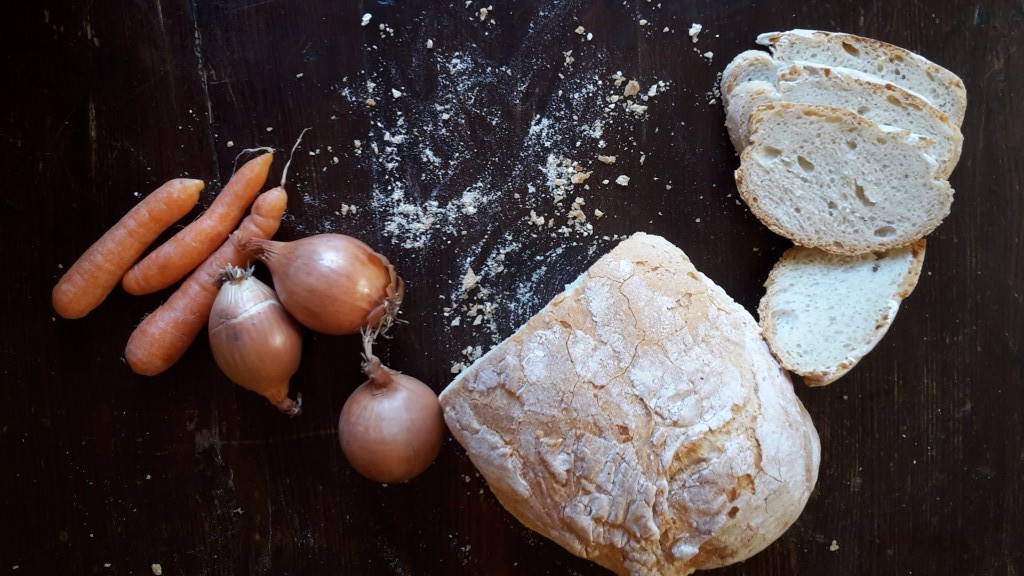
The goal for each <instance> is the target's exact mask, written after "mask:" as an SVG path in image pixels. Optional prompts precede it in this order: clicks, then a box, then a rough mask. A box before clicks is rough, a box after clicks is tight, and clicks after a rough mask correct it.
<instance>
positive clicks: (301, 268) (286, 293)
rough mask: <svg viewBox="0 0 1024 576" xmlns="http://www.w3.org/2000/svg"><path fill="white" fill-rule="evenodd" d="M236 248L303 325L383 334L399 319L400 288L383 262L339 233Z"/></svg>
mask: <svg viewBox="0 0 1024 576" xmlns="http://www.w3.org/2000/svg"><path fill="white" fill-rule="evenodd" d="M239 247H240V248H241V249H243V250H245V251H247V252H249V253H251V254H253V255H254V256H256V257H257V258H259V259H260V260H262V261H263V262H264V263H265V264H266V265H267V267H268V268H270V274H271V275H272V276H273V278H274V288H275V289H276V290H277V296H278V298H280V299H281V303H282V304H283V305H284V307H285V308H286V309H287V310H288V312H290V313H291V314H292V316H294V317H295V319H296V320H298V321H299V322H301V323H302V324H303V325H304V326H306V327H308V328H311V329H313V330H316V331H317V332H323V333H324V334H355V333H356V332H359V330H360V329H361V328H364V327H368V328H371V329H376V328H378V327H380V328H382V329H384V330H386V329H387V327H388V326H390V325H391V323H392V322H393V321H394V319H395V315H396V314H398V308H399V306H400V305H401V303H402V295H403V294H404V291H405V285H404V283H403V282H402V279H401V278H399V277H398V275H397V274H395V269H394V267H393V266H391V263H390V262H388V259H387V258H385V257H384V256H381V255H380V254H378V253H376V252H374V251H373V250H372V249H371V248H370V247H369V246H367V245H366V244H364V243H363V242H361V241H359V240H357V239H355V238H352V237H351V236H345V235H343V234H318V235H315V236H309V237H306V238H302V239H301V240H295V241H293V242H277V241H274V240H262V239H259V238H252V239H242V240H241V241H240V246H239Z"/></svg>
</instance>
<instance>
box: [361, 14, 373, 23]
mask: <svg viewBox="0 0 1024 576" xmlns="http://www.w3.org/2000/svg"><path fill="white" fill-rule="evenodd" d="M372 18H373V14H370V13H369V12H367V13H366V14H363V21H362V22H361V23H360V25H361V26H366V25H367V24H369V23H370V19H372Z"/></svg>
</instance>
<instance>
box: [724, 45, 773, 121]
mask: <svg viewBox="0 0 1024 576" xmlns="http://www.w3.org/2000/svg"><path fill="white" fill-rule="evenodd" d="M778 67H779V63H778V62H776V61H775V59H774V58H772V57H771V54H768V53H767V52H765V51H764V50H747V51H745V52H740V53H739V54H737V55H736V57H735V58H733V59H732V61H730V62H729V64H728V65H727V66H726V67H725V70H723V71H722V80H721V81H720V82H719V91H720V92H721V93H722V104H724V105H725V107H726V108H728V107H729V102H730V100H731V99H732V93H733V91H734V90H735V89H736V88H738V87H739V86H740V85H741V84H743V83H745V82H752V81H761V82H768V83H769V84H772V85H774V84H775V76H776V69H777V68H778Z"/></svg>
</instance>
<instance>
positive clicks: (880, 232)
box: [875, 226, 896, 238]
mask: <svg viewBox="0 0 1024 576" xmlns="http://www.w3.org/2000/svg"><path fill="white" fill-rule="evenodd" d="M895 233H896V229H895V228H893V227H892V226H879V227H878V228H876V229H875V236H877V237H879V238H888V237H890V236H892V235H893V234H895Z"/></svg>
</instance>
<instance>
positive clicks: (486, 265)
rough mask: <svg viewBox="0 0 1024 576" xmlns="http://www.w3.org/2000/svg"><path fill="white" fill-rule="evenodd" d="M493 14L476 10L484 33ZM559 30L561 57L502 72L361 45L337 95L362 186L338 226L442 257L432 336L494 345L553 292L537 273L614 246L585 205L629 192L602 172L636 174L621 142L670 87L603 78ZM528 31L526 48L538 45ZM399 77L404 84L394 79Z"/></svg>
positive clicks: (487, 63) (598, 65)
mask: <svg viewBox="0 0 1024 576" xmlns="http://www.w3.org/2000/svg"><path fill="white" fill-rule="evenodd" d="M468 7H469V6H467V8H468ZM470 9H473V8H470ZM492 11H493V8H492V7H491V6H487V7H486V8H479V9H478V11H477V13H478V15H479V19H480V21H484V20H486V21H487V23H488V25H489V27H493V26H494V25H495V21H494V19H493V12H492ZM368 22H369V18H367V17H364V23H368ZM565 25H566V26H567V27H568V28H567V31H568V32H570V33H572V32H573V31H575V34H570V37H571V38H574V39H575V40H574V43H575V44H573V45H570V46H567V48H571V49H569V50H564V51H562V52H560V53H558V54H557V55H547V54H543V53H541V52H540V51H539V50H534V51H530V50H524V54H523V55H522V57H518V58H515V59H511V60H509V61H508V62H507V63H499V62H495V61H493V60H491V59H490V58H488V56H487V55H486V51H485V50H483V49H480V48H479V47H477V46H475V45H473V44H472V43H469V45H466V43H462V44H461V45H459V47H458V48H456V49H451V50H449V49H446V47H444V46H439V45H438V44H437V43H435V42H434V41H433V40H421V41H417V45H418V46H419V49H418V51H417V54H416V56H415V59H414V61H413V62H414V64H415V65H414V66H410V65H409V63H407V62H402V63H396V62H390V61H386V60H384V59H383V58H384V57H383V56H382V55H381V52H379V51H375V50H373V49H372V46H371V45H370V44H368V45H367V50H366V54H367V57H368V62H367V65H366V68H365V69H364V70H363V71H362V73H361V75H360V77H359V78H357V79H348V78H346V79H344V80H343V81H342V82H341V83H340V85H339V86H338V87H337V90H338V93H339V94H340V95H341V96H342V97H343V98H344V99H346V100H347V101H348V102H349V103H350V104H351V105H352V109H353V110H356V111H359V112H360V113H361V114H365V115H366V116H367V117H368V120H369V122H368V130H367V132H366V133H365V134H363V135H362V136H361V137H360V138H359V139H357V140H355V141H354V142H353V144H352V146H351V148H350V149H349V150H350V152H351V153H352V157H354V159H355V160H356V162H357V164H358V165H359V166H360V167H362V168H364V169H366V170H367V172H368V174H369V176H370V186H371V193H370V197H369V201H368V205H367V206H359V207H357V206H355V205H351V206H350V205H348V204H345V205H343V208H342V210H341V211H339V215H340V216H358V217H360V218H368V219H372V221H373V222H374V223H375V224H376V225H377V228H378V229H380V230H382V231H383V233H384V241H385V244H384V245H382V246H381V247H380V249H381V250H382V251H385V252H386V253H390V252H394V251H397V250H403V251H406V252H405V256H408V257H405V258H404V261H405V262H409V261H415V258H416V255H417V254H437V253H439V252H442V251H443V252H444V253H449V254H453V255H454V261H453V264H454V265H453V267H452V268H451V269H450V271H451V273H450V275H449V276H447V277H442V278H440V279H438V280H435V281H436V282H437V285H436V293H437V294H438V297H439V299H440V300H441V302H440V304H441V305H439V306H438V310H439V311H438V314H439V315H441V316H442V317H443V322H442V325H443V326H444V327H445V330H448V331H456V330H459V331H468V332H469V335H471V336H473V337H475V338H479V337H481V336H483V337H485V338H488V339H489V340H490V342H491V343H497V342H498V341H500V340H501V339H502V338H503V337H504V336H507V335H508V334H509V333H510V332H511V330H514V329H515V328H516V327H518V326H519V325H520V324H522V323H523V322H525V321H526V320H527V319H528V318H529V317H530V316H532V315H533V314H534V313H536V312H537V311H538V310H539V309H540V308H541V307H543V305H544V304H546V303H547V300H548V299H549V298H550V297H551V296H553V295H554V294H555V293H556V292H557V291H558V289H559V288H558V287H551V286H550V276H549V275H550V274H551V273H552V272H561V271H562V267H564V266H566V264H562V267H560V266H559V257H560V256H563V254H564V253H565V251H566V250H567V249H568V248H570V247H571V248H573V252H572V253H573V254H576V255H577V258H578V257H579V255H580V254H581V253H582V254H583V256H585V257H586V258H589V259H592V257H593V256H594V255H595V254H597V253H599V252H603V251H604V250H605V249H606V248H607V247H608V246H609V245H610V244H611V243H613V242H616V241H618V240H619V238H618V237H615V236H614V235H608V234H601V233H600V231H599V229H598V228H597V223H598V220H601V221H602V222H605V221H608V219H609V218H614V217H615V213H614V212H608V210H607V208H608V207H604V206H599V205H596V204H595V197H594V194H593V192H594V189H595V188H594V187H601V188H603V189H604V190H610V189H611V187H612V186H614V185H613V184H610V183H609V179H612V180H614V182H615V183H617V184H619V185H622V186H624V185H626V184H627V183H628V182H629V176H628V175H626V174H620V173H619V172H613V171H612V167H611V166H609V165H610V164H614V163H616V162H617V161H618V162H622V160H623V158H628V157H639V158H641V164H642V158H643V157H644V153H643V151H640V150H638V149H637V144H636V142H635V140H633V136H632V135H633V134H634V133H635V131H636V129H637V128H638V127H639V126H641V125H642V124H643V123H644V122H646V121H647V119H648V114H649V113H650V111H651V110H652V109H654V108H655V107H657V106H659V105H661V104H660V102H659V100H660V99H661V97H662V96H663V95H665V94H666V93H667V92H669V91H670V90H671V84H670V83H669V82H667V81H664V80H659V79H657V78H640V77H632V76H626V75H624V74H623V72H621V71H615V70H609V69H607V63H608V62H614V61H615V59H614V58H613V57H611V56H610V55H609V54H607V53H605V52H603V48H602V47H601V46H600V45H597V44H594V43H592V42H588V40H590V39H592V38H593V36H592V34H586V30H585V29H584V28H583V27H582V26H578V24H574V23H572V22H571V21H569V22H566V24H565ZM536 26H537V22H534V23H531V26H530V31H529V32H528V33H527V40H529V39H530V37H531V36H532V35H534V34H541V33H543V30H540V29H537V28H536ZM372 41H374V40H367V42H372ZM422 42H425V44H424V43H422ZM410 68H412V72H411V74H413V75H414V76H415V77H413V78H410V77H407V76H403V75H402V74H408V73H410V72H409V70H410ZM422 77H429V78H431V81H430V82H429V83H426V84H424V83H423V82H422V81H420V80H417V78H422ZM411 87H415V90H413V89H412V88H411ZM539 94H546V96H545V98H541V97H539V96H538V95H539ZM384 95H390V96H391V97H390V98H384V97H383V96H384ZM369 102H374V104H375V105H373V106H368V105H366V103H369ZM664 105H671V102H670V101H666V102H665V103H664ZM523 111H529V113H530V114H531V115H530V116H526V117H524V116H523V115H522V112H523ZM335 163H336V162H335ZM388 243H390V246H388V245H387V244H388ZM580 248H582V249H583V251H582V252H581V251H580ZM569 264H571V262H570V263H569ZM569 267H572V266H569ZM524 271H526V272H524ZM581 271H582V269H578V267H577V269H573V270H572V271H571V272H572V274H571V276H572V277H573V278H574V277H575V276H576V275H577V274H578V273H579V272H581ZM563 275H564V274H563ZM559 277H561V276H559ZM568 280H571V278H567V281H568ZM499 286H500V287H501V290H497V289H496V287H499ZM509 286H512V289H509V288H508V287H509ZM539 286H544V287H545V290H544V291H538V290H537V288H538V287H539ZM551 290H554V292H552V291H551ZM486 347H489V346H485V348H486ZM467 350H468V351H467ZM481 353H482V350H481V347H480V346H479V345H477V346H471V347H469V348H468V349H466V348H464V349H462V351H461V352H460V353H459V359H458V360H457V361H456V362H454V363H453V366H452V368H453V371H458V370H461V369H462V368H464V367H465V366H467V365H468V364H470V363H472V361H473V360H475V358H477V357H479V355H480V354H481Z"/></svg>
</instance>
